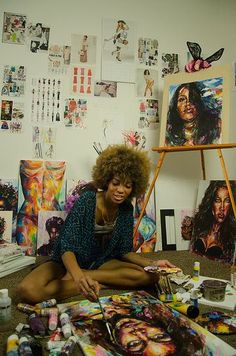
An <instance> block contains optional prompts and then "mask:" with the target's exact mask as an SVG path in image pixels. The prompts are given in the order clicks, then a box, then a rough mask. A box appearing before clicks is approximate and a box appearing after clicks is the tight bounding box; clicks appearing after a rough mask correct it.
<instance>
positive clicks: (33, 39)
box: [26, 22, 50, 53]
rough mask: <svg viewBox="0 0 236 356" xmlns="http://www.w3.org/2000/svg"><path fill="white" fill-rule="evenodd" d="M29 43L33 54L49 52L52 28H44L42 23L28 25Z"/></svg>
mask: <svg viewBox="0 0 236 356" xmlns="http://www.w3.org/2000/svg"><path fill="white" fill-rule="evenodd" d="M26 34H27V36H26V37H27V42H28V43H29V49H30V52H31V53H37V52H45V51H48V44H49V37H50V28H49V27H45V26H43V24H42V23H41V22H37V23H36V24H35V25H34V24H32V23H29V24H28V25H27V30H26Z"/></svg>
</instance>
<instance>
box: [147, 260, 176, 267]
mask: <svg viewBox="0 0 236 356" xmlns="http://www.w3.org/2000/svg"><path fill="white" fill-rule="evenodd" d="M150 266H156V267H176V266H175V265H173V263H171V262H170V261H168V260H156V261H155V260H152V261H150Z"/></svg>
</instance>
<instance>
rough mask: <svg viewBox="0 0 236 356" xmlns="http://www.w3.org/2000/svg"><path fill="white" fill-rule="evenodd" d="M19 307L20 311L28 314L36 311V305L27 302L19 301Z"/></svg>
mask: <svg viewBox="0 0 236 356" xmlns="http://www.w3.org/2000/svg"><path fill="white" fill-rule="evenodd" d="M17 309H19V310H20V311H22V312H23V313H26V314H31V313H34V312H35V307H34V306H33V305H30V304H26V303H18V304H17Z"/></svg>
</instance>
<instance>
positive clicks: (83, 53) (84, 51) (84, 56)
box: [80, 35, 88, 63]
mask: <svg viewBox="0 0 236 356" xmlns="http://www.w3.org/2000/svg"><path fill="white" fill-rule="evenodd" d="M87 61H88V36H87V35H84V36H83V39H82V43H81V48H80V62H82V63H86V62H87Z"/></svg>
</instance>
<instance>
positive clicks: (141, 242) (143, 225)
mask: <svg viewBox="0 0 236 356" xmlns="http://www.w3.org/2000/svg"><path fill="white" fill-rule="evenodd" d="M144 200H145V195H142V196H140V197H139V198H137V199H136V200H135V202H134V226H135V225H136V223H137V221H138V218H139V216H140V214H141V211H142V207H143V204H144ZM156 240H157V231H156V209H155V190H153V191H152V194H151V196H150V199H149V201H148V204H147V206H146V209H145V211H144V214H143V217H142V219H141V221H140V224H139V227H138V231H137V233H136V234H135V236H134V241H133V246H134V251H136V252H152V251H154V250H155V246H156Z"/></svg>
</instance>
